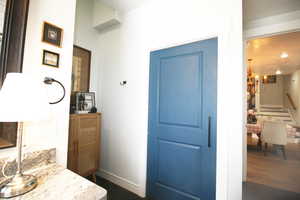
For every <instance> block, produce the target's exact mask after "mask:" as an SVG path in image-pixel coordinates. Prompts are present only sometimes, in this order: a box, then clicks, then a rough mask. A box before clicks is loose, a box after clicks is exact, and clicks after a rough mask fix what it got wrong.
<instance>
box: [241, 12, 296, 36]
mask: <svg viewBox="0 0 300 200" xmlns="http://www.w3.org/2000/svg"><path fill="white" fill-rule="evenodd" d="M299 29H300V10H299V11H295V12H290V13H286V14H282V15H275V16H271V17H266V18H262V19H258V20H254V21H250V22H247V23H246V24H245V28H244V36H245V38H246V39H247V40H248V39H254V38H258V37H259V38H261V37H265V36H271V35H277V34H280V33H286V32H293V31H297V30H299Z"/></svg>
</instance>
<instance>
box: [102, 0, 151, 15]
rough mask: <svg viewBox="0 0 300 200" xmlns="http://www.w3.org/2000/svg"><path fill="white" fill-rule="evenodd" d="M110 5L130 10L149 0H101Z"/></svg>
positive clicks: (118, 8)
mask: <svg viewBox="0 0 300 200" xmlns="http://www.w3.org/2000/svg"><path fill="white" fill-rule="evenodd" d="M99 1H101V2H103V3H105V4H106V5H109V6H110V7H112V8H114V9H116V10H118V11H121V12H124V13H126V12H128V11H130V10H132V9H135V8H137V7H139V6H141V5H142V4H143V3H145V2H146V1H147V0H99Z"/></svg>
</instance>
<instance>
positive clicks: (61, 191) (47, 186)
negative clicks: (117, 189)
mask: <svg viewBox="0 0 300 200" xmlns="http://www.w3.org/2000/svg"><path fill="white" fill-rule="evenodd" d="M27 173H28V174H32V175H35V176H36V177H37V178H38V186H37V187H36V188H35V189H34V190H32V191H31V192H28V193H26V194H24V195H22V196H19V197H14V198H11V200H41V199H43V200H60V199H62V200H82V199H84V200H106V190H105V189H103V188H101V187H99V186H98V185H96V184H94V183H92V182H90V181H89V180H87V179H85V178H83V177H81V176H79V175H77V174H75V173H73V172H71V171H70V170H68V169H65V168H63V167H61V166H60V165H57V164H50V165H47V166H45V167H41V168H39V169H35V170H31V171H27ZM25 174H26V173H25Z"/></svg>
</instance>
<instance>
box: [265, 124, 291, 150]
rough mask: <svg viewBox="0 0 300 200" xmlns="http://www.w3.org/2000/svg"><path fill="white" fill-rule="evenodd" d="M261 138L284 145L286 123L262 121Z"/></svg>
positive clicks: (285, 142) (285, 140)
mask: <svg viewBox="0 0 300 200" xmlns="http://www.w3.org/2000/svg"><path fill="white" fill-rule="evenodd" d="M262 140H263V141H264V142H266V143H270V144H278V145H286V144H287V130H286V124H285V123H282V122H280V121H264V126H263V129H262Z"/></svg>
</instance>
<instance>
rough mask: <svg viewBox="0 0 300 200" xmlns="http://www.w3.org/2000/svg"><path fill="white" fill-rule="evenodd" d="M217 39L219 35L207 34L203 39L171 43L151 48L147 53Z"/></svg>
mask: <svg viewBox="0 0 300 200" xmlns="http://www.w3.org/2000/svg"><path fill="white" fill-rule="evenodd" d="M219 37H220V34H217V33H213V34H209V35H206V36H204V37H199V38H195V39H190V40H184V41H181V42H171V43H170V44H167V45H163V46H158V47H154V48H151V49H149V51H150V52H152V51H158V50H163V49H168V48H173V47H178V46H182V45H186V44H190V43H194V42H200V41H203V40H209V39H213V38H217V39H219Z"/></svg>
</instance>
